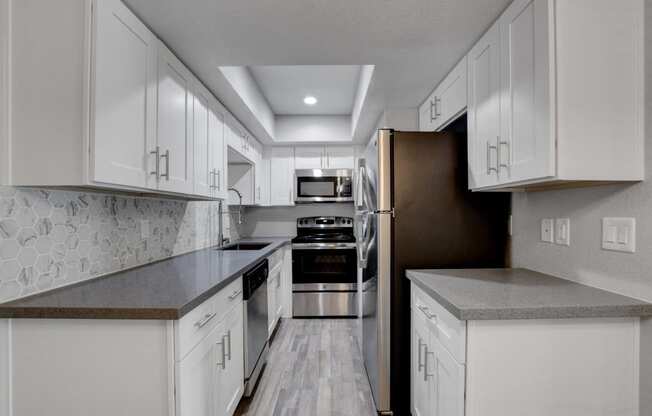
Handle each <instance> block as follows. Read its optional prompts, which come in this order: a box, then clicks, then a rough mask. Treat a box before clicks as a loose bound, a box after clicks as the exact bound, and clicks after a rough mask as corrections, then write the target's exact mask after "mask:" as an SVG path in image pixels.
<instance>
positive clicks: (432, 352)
mask: <svg viewBox="0 0 652 416" xmlns="http://www.w3.org/2000/svg"><path fill="white" fill-rule="evenodd" d="M425 351H426V353H425V354H424V364H423V381H428V379H429V378H430V377H434V376H435V375H434V374H428V356H429V355H432V356H433V357H434V356H435V353H434V351H428V346H427V345H426V346H425Z"/></svg>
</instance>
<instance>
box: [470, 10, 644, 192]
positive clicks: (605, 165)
mask: <svg viewBox="0 0 652 416" xmlns="http://www.w3.org/2000/svg"><path fill="white" fill-rule="evenodd" d="M643 16H644V3H643V1H641V0H625V1H620V2H610V1H591V0H577V1H552V0H516V1H514V2H513V3H512V4H511V5H510V6H509V7H508V8H507V10H506V11H505V12H504V13H503V15H502V16H501V17H500V18H499V20H498V22H497V23H496V24H495V25H494V26H493V27H492V28H491V29H490V30H489V32H487V34H486V35H485V36H484V37H483V38H482V40H481V41H480V42H479V43H478V44H477V45H476V46H475V47H474V48H473V49H472V51H471V52H470V54H469V57H468V59H469V117H468V122H469V162H470V165H471V169H470V170H471V172H472V175H471V177H470V178H469V187H470V188H472V189H506V190H512V189H522V188H532V189H536V188H545V187H548V186H573V185H587V184H598V183H605V182H616V181H639V180H643V179H644V152H643V145H644V135H643V126H644V117H643V112H644V111H643V109H644V98H643V91H644V75H643V61H644V49H643V45H644V31H643ZM615 34H617V36H616V35H615ZM496 39H497V40H496ZM494 45H495V46H494ZM490 47H491V49H492V50H494V48H495V50H496V51H499V52H497V56H498V57H499V62H494V59H495V58H494V57H493V56H494V53H493V52H492V53H491V54H490V55H485V54H486V53H487V52H489V49H488V48H490ZM489 56H491V59H489V58H488V57H489ZM496 71H498V72H499V75H498V77H499V86H498V87H496V88H498V91H499V94H498V96H499V99H498V101H499V105H498V107H496V104H495V98H494V97H495V94H494V91H493V90H494V84H495V75H494V73H495V72H496ZM489 87H490V88H489ZM489 90H491V92H490V91H489ZM496 126H498V127H496ZM496 129H497V131H496Z"/></svg>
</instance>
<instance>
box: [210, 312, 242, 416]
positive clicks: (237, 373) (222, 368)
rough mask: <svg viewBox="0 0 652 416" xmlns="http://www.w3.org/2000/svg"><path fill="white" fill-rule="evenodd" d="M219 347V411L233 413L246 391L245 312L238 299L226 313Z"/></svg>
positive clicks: (219, 412)
mask: <svg viewBox="0 0 652 416" xmlns="http://www.w3.org/2000/svg"><path fill="white" fill-rule="evenodd" d="M221 326H222V328H223V333H222V338H221V342H222V344H220V345H223V346H224V350H221V349H218V350H217V351H216V352H217V353H218V360H217V363H218V365H217V385H218V388H217V389H216V391H215V393H216V396H217V397H216V403H217V405H216V407H217V409H216V412H215V413H214V414H215V415H219V416H222V415H224V416H232V415H233V414H234V413H235V409H236V407H238V403H239V402H240V399H241V398H242V394H243V392H244V312H243V305H242V303H239V304H238V305H236V306H235V307H234V308H233V309H231V311H230V312H229V313H228V314H227V316H226V318H224V322H223V323H222V324H221ZM218 346H219V345H218ZM222 351H223V352H224V353H223V354H222Z"/></svg>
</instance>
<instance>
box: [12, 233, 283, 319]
mask: <svg viewBox="0 0 652 416" xmlns="http://www.w3.org/2000/svg"><path fill="white" fill-rule="evenodd" d="M263 241H264V242H269V241H272V243H271V245H270V246H269V247H266V248H264V249H262V250H259V251H256V252H255V256H252V258H251V260H250V261H248V262H247V263H243V264H242V265H241V267H237V268H234V269H233V270H229V272H228V273H227V274H226V276H222V278H221V279H220V280H219V281H218V282H216V283H215V284H214V285H212V286H211V287H209V288H207V289H206V290H204V291H202V292H201V293H199V294H197V295H196V296H194V297H192V298H191V299H190V300H189V301H187V302H185V303H184V304H183V305H181V306H172V305H171V306H170V307H111V306H106V305H103V306H97V307H95V306H84V307H76V306H66V305H57V306H30V303H31V302H32V301H34V300H39V299H44V298H47V297H51V296H53V295H59V296H60V295H62V294H65V293H66V291H70V290H75V289H76V288H80V287H86V288H92V286H93V285H94V284H95V285H97V284H98V283H101V282H103V281H106V280H110V279H121V278H123V277H124V276H125V275H126V274H128V273H130V272H133V271H134V270H139V271H140V273H143V272H145V273H146V272H147V269H148V268H151V267H152V266H154V265H157V264H161V263H166V262H171V261H174V260H175V259H179V258H182V257H188V256H195V255H197V254H198V253H200V252H206V251H210V250H215V247H209V248H204V249H200V250H195V251H192V252H189V253H184V254H180V255H178V256H173V257H170V258H167V259H163V260H159V261H156V262H153V263H149V264H146V265H142V266H138V267H134V268H131V269H126V270H121V271H118V272H114V273H111V274H108V275H104V276H100V277H97V278H94V279H90V280H86V281H82V282H77V283H75V284H72V285H69V286H63V287H59V288H56V289H53V290H50V291H46V292H43V293H39V294H35V295H32V296H28V297H25V298H20V299H17V300H13V301H10V302H6V303H3V304H0V319H22V318H29V319H129V320H133V319H136V320H138V319H140V320H177V319H180V318H181V317H183V316H184V315H186V314H187V313H188V312H190V311H192V310H193V309H195V308H196V307H197V306H199V305H200V304H201V303H203V302H204V301H206V300H207V299H209V298H210V297H212V296H213V295H215V294H216V293H218V292H219V291H220V290H221V289H223V288H224V287H226V286H227V285H229V284H230V283H231V282H233V281H234V280H235V279H237V278H238V277H240V276H241V275H242V274H243V273H244V272H246V271H247V270H249V269H251V268H252V267H253V266H255V265H256V264H257V263H259V262H260V261H261V260H263V259H265V258H267V257H269V256H271V255H272V254H273V253H274V252H276V251H277V250H279V249H280V248H282V247H284V246H286V245H290V244H291V237H270V238H244V239H242V240H238V241H236V242H233V243H247V242H263ZM222 253H228V252H224V251H223V252H222ZM250 253H252V254H254V252H253V251H251V252H250ZM225 255H229V254H225Z"/></svg>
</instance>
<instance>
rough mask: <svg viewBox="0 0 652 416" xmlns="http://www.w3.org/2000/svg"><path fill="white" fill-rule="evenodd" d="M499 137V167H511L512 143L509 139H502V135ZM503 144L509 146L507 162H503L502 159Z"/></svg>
mask: <svg viewBox="0 0 652 416" xmlns="http://www.w3.org/2000/svg"><path fill="white" fill-rule="evenodd" d="M497 139H498V150H497V153H498V168H505V169H509V167H510V165H511V163H512V160H511V159H512V157H511V155H510V151H511V149H510V143H509V142H508V141H505V140H500V136H498V137H497ZM503 146H507V164H505V163H501V159H502V157H501V154H502V147H503Z"/></svg>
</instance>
